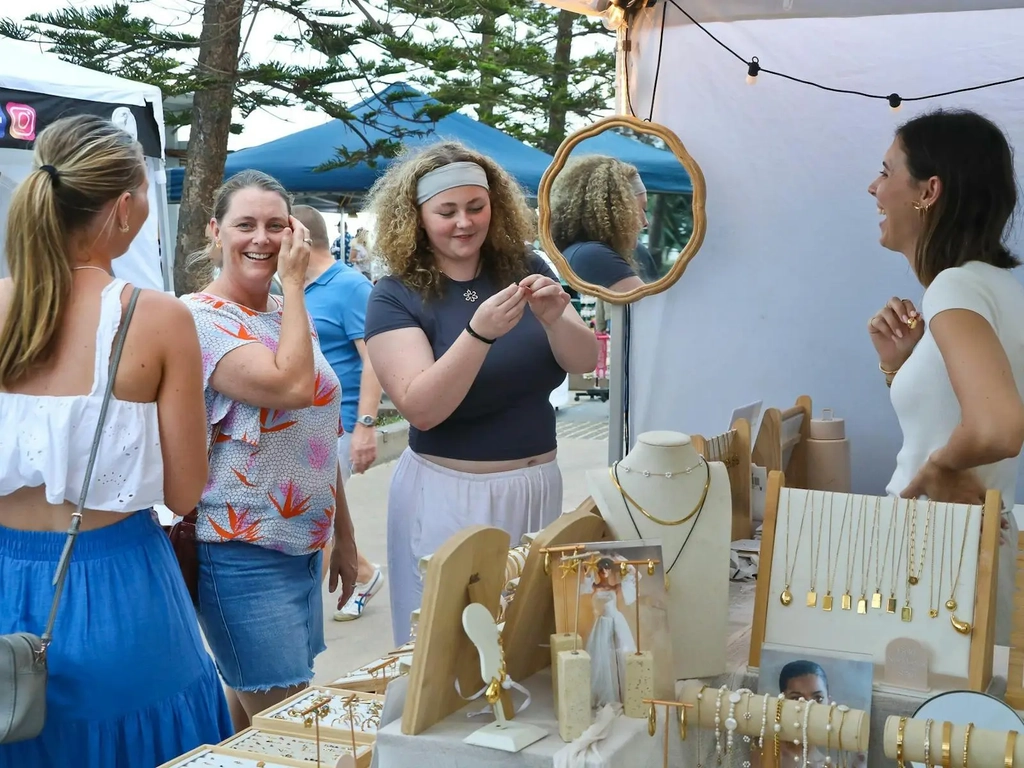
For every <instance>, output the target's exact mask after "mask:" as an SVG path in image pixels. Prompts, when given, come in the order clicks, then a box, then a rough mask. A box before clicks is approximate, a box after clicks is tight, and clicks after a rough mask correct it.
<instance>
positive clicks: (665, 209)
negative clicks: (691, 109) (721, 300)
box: [537, 115, 707, 304]
mask: <svg viewBox="0 0 1024 768" xmlns="http://www.w3.org/2000/svg"><path fill="white" fill-rule="evenodd" d="M537 198H538V207H539V209H540V216H539V228H540V241H541V246H542V248H543V249H544V251H545V252H546V253H547V255H548V256H549V257H550V258H551V259H552V261H553V262H554V263H555V265H556V267H557V268H558V271H559V273H560V274H561V276H562V277H563V278H564V279H565V281H566V282H567V283H569V285H571V286H572V287H573V288H574V289H575V290H576V291H578V292H579V293H580V294H583V295H585V296H595V297H597V298H599V299H602V300H604V301H606V302H608V303H610V304H629V303H631V302H634V301H637V300H638V299H642V298H643V297H644V296H651V295H653V294H655V293H661V292H662V291H665V290H668V288H670V287H671V286H672V285H674V284H675V282H676V281H677V280H679V278H680V277H682V274H683V271H684V270H685V269H686V266H687V264H689V263H690V260H691V259H693V257H694V256H695V255H696V254H697V251H699V250H700V247H701V244H702V243H703V242H704V234H705V232H706V230H707V213H706V212H705V208H704V206H705V202H706V199H707V188H706V186H705V183H704V174H703V173H702V172H701V169H700V166H699V165H698V164H697V161H696V160H694V159H693V158H692V157H691V156H690V153H689V152H687V151H686V147H684V146H683V142H682V141H680V140H679V137H678V136H676V135H675V134H674V133H673V132H672V131H670V130H669V129H668V128H666V127H665V126H663V125H659V124H658V123H648V122H644V121H643V120H639V119H637V118H635V117H631V116H626V115H616V116H613V117H607V118H605V119H603V120H600V121H598V122H596V123H594V124H593V125H590V126H587V127H586V128H583V129H581V130H579V131H576V133H574V134H572V135H571V136H569V137H568V138H566V140H565V141H563V142H562V144H561V146H560V147H559V148H558V151H557V152H556V153H555V159H554V160H553V161H552V163H551V165H550V166H548V169H547V170H546V171H545V172H544V175H543V177H542V178H541V182H540V188H539V190H538V192H537Z"/></svg>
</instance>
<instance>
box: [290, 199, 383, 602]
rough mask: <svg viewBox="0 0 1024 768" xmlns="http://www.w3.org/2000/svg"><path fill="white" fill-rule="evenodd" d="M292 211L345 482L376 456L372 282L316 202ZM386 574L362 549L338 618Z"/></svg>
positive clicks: (371, 593) (378, 389) (377, 388)
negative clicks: (367, 327) (331, 392)
mask: <svg viewBox="0 0 1024 768" xmlns="http://www.w3.org/2000/svg"><path fill="white" fill-rule="evenodd" d="M292 215H293V216H294V217H295V218H297V219H298V220H299V221H301V222H302V223H303V225H304V226H305V227H306V229H307V230H309V237H310V239H311V240H312V241H313V242H312V244H311V245H310V252H309V266H308V267H307V268H306V308H307V310H308V311H309V314H310V316H311V317H312V318H313V324H314V325H315V326H316V332H317V335H318V336H319V337H320V351H321V352H323V354H324V357H325V358H327V362H328V363H330V366H331V368H333V369H334V373H335V374H336V375H337V377H338V380H339V381H340V382H341V426H342V430H343V432H342V434H341V437H339V438H338V461H339V462H340V463H341V476H342V481H343V482H346V483H347V482H348V479H349V478H350V477H351V476H352V473H355V474H357V475H358V474H360V473H362V472H365V471H366V470H367V469H369V468H370V466H371V465H372V464H373V462H374V461H376V459H377V409H378V408H379V407H380V396H381V386H380V383H379V382H378V381H377V377H376V376H375V375H374V373H373V368H372V367H371V365H370V361H369V359H368V358H367V356H366V342H365V341H364V340H363V327H364V324H365V322H366V305H367V303H368V302H369V300H370V292H371V291H372V290H373V285H372V284H371V283H370V281H369V280H367V279H366V278H365V277H364V276H363V275H362V274H361V273H359V272H357V271H356V270H355V269H353V268H352V267H350V266H348V265H347V264H345V263H344V262H343V261H336V260H335V259H334V257H333V256H332V255H331V251H330V241H329V240H328V236H327V224H326V222H324V217H323V216H321V215H320V212H319V211H317V210H316V209H315V208H310V207H309V206H308V205H297V206H295V207H294V208H293V209H292ZM383 584H384V575H383V573H382V572H381V569H380V566H377V565H374V564H373V563H371V562H370V561H369V560H367V559H366V558H365V557H363V555H362V553H360V554H359V574H358V576H357V577H356V588H355V591H354V592H353V593H352V597H350V598H349V600H348V602H347V603H345V604H344V605H339V606H338V610H337V611H336V612H335V614H334V619H335V621H352V620H353V619H358V618H359V617H360V616H361V615H362V614H363V609H364V608H365V607H366V604H367V603H368V602H369V601H370V598H372V597H373V596H374V595H375V594H377V592H378V591H379V590H380V588H381V586H382V585H383Z"/></svg>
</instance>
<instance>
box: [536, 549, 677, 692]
mask: <svg viewBox="0 0 1024 768" xmlns="http://www.w3.org/2000/svg"><path fill="white" fill-rule="evenodd" d="M661 560H662V556H661V545H660V544H652V543H651V542H649V541H632V542H600V543H595V544H587V545H585V549H584V550H583V551H581V552H578V553H576V554H575V555H569V556H566V557H564V558H563V559H562V562H561V563H560V567H559V568H552V569H551V571H552V588H553V590H554V598H555V627H556V632H559V633H569V634H571V633H573V632H577V633H578V634H579V636H580V647H581V648H582V649H583V650H586V651H587V653H588V654H589V655H590V664H591V669H590V680H591V695H592V702H591V703H592V704H593V706H594V707H600V706H603V705H605V704H621V703H622V701H623V699H622V697H623V691H624V689H625V675H626V658H627V657H628V656H629V654H635V653H637V652H643V651H648V652H650V653H651V655H652V657H653V661H654V680H655V696H657V697H668V696H671V695H673V693H674V691H673V684H672V679H671V678H672V674H671V670H672V646H671V641H670V636H669V631H668V613H667V610H666V608H667V606H666V599H665V573H664V570H663V565H662V562H661Z"/></svg>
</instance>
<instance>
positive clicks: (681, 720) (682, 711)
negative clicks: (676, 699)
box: [679, 706, 686, 741]
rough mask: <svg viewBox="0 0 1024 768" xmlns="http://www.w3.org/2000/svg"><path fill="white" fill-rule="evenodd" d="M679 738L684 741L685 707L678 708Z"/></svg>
mask: <svg viewBox="0 0 1024 768" xmlns="http://www.w3.org/2000/svg"><path fill="white" fill-rule="evenodd" d="M679 738H680V740H681V741H686V707H682V706H681V707H679Z"/></svg>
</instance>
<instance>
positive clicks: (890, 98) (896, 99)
mask: <svg viewBox="0 0 1024 768" xmlns="http://www.w3.org/2000/svg"><path fill="white" fill-rule="evenodd" d="M667 2H668V3H669V4H671V5H672V6H674V7H675V9H676V10H677V11H679V12H680V13H681V14H683V16H685V17H686V18H687V19H689V21H690V23H691V24H693V25H694V26H695V27H697V28H698V29H699V30H700V31H701V32H703V33H704V34H705V35H707V36H708V37H710V38H711V39H712V40H713V41H714V42H715V43H717V44H718V46H719V47H720V48H722V49H723V50H725V51H727V52H729V53H731V54H732V55H733V56H734V57H735V58H737V59H739V60H740V61H741V62H743V64H744V65H745V66H746V67H747V83H748V84H750V85H753V84H754V83H756V82H757V78H758V75H759V74H761V73H764V74H768V75H774V76H775V77H781V78H782V79H783V80H789V81H790V82H793V83H800V84H801V85H807V86H810V87H811V88H817V89H818V90H821V91H828V92H829V93H841V94H845V95H847V96H860V97H862V98H865V99H876V100H878V101H885V102H888V104H889V107H890V108H891V109H892V110H893V111H894V112H895V111H897V110H898V109H900V107H902V106H903V104H905V103H906V102H908V101H928V100H930V99H938V98H942V97H943V96H955V95H957V94H960V93H969V92H970V91H981V90H984V89H986V88H995V87H996V86H1000V85H1009V84H1011V83H1019V82H1022V81H1024V75H1020V76H1018V77H1010V78H1007V79H1005V80H996V81H993V82H990V83H982V84H980V85H971V86H967V87H966V88H955V89H953V90H950V91H942V92H941V93H929V94H926V95H924V96H900V95H899V94H898V93H890V94H888V95H885V94H879V93H866V92H864V91H857V90H852V89H849V88H833V87H832V86H828V85H822V84H821V83H816V82H814V81H813V80H805V79H804V78H800V77H794V76H793V75H787V74H786V73H785V72H777V71H775V70H771V69H765V68H764V67H762V66H761V63H760V62H759V61H758V58H757V57H756V56H753V57H751V59H750V60H749V61H748V60H747V59H744V58H743V57H742V56H740V55H739V54H738V53H736V51H734V50H733V49H732V48H730V47H729V46H728V45H726V44H725V43H723V42H722V41H721V40H719V39H718V38H717V37H715V36H714V35H713V34H712V33H711V32H709V31H708V29H707V28H706V27H705V26H704V25H703V24H701V23H700V22H699V21H697V20H696V19H695V18H693V16H691V15H690V14H689V13H687V11H686V9H685V8H683V7H682V6H680V5H679V3H678V2H676V0H667ZM664 23H665V22H664V17H663V18H662V31H663V32H664ZM658 61H659V63H660V61H661V48H660V47H659V49H658Z"/></svg>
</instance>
